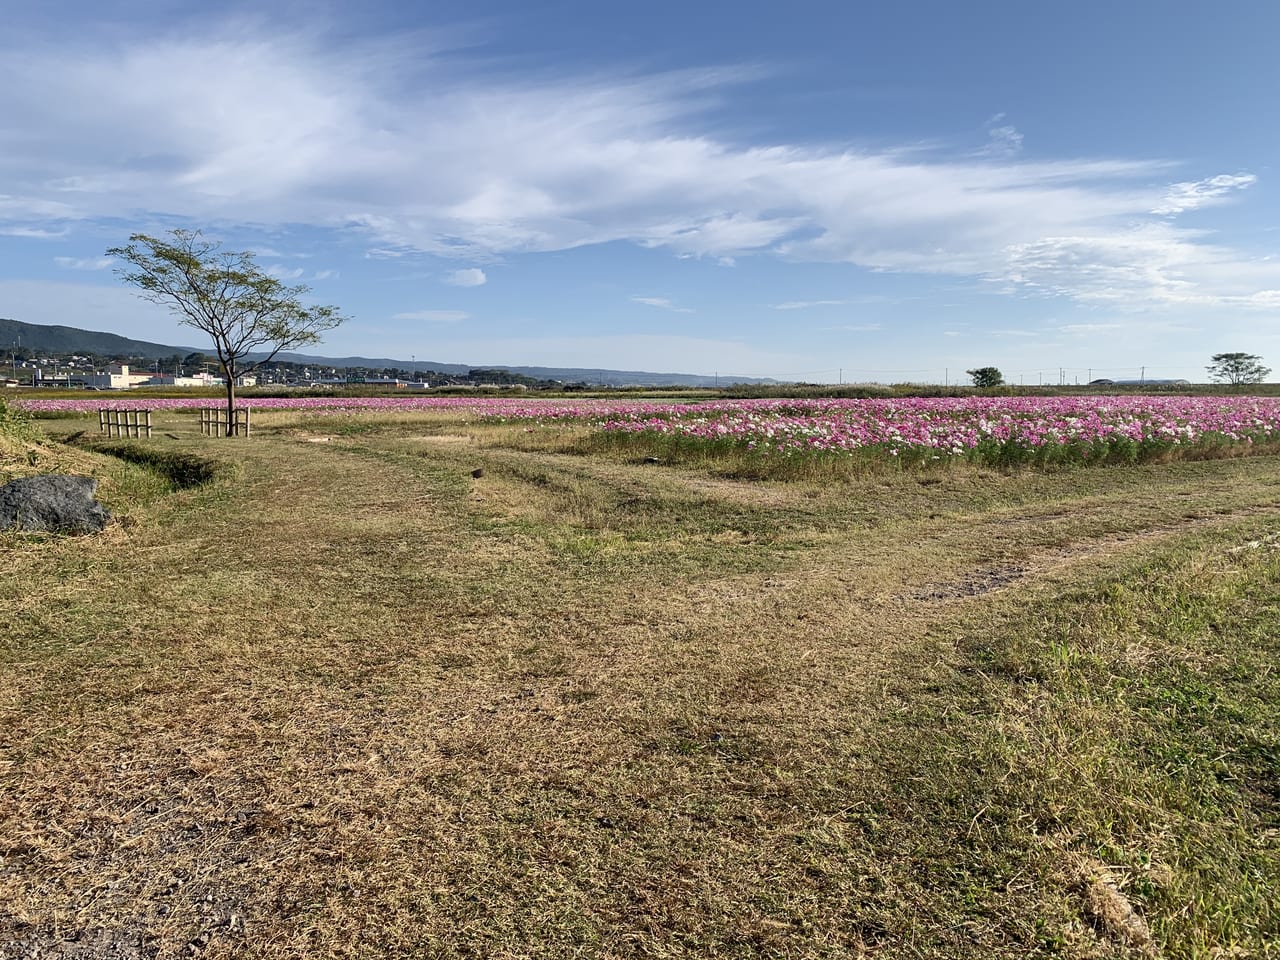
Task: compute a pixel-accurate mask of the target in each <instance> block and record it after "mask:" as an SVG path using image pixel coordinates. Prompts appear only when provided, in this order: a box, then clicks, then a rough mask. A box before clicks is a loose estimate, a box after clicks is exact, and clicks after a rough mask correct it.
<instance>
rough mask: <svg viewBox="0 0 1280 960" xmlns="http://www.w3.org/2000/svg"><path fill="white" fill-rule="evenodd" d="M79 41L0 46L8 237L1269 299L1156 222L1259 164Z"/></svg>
mask: <svg viewBox="0 0 1280 960" xmlns="http://www.w3.org/2000/svg"><path fill="white" fill-rule="evenodd" d="M246 37H248V39H246ZM97 40H98V38H94V37H91V36H86V37H84V38H82V40H81V41H77V42H73V45H72V47H71V48H68V46H67V43H68V41H66V40H65V39H64V40H60V41H59V42H58V43H57V44H56V45H54V44H51V45H48V46H45V47H41V46H39V45H37V44H30V43H27V44H25V45H21V46H20V45H19V44H18V43H17V42H16V41H10V42H9V43H8V44H6V43H5V42H4V41H0V115H3V116H5V117H6V123H5V124H4V126H3V127H0V190H3V191H4V194H3V195H0V232H4V233H7V234H10V235H14V234H19V235H24V236H39V237H56V236H62V235H64V234H65V232H66V229H67V225H68V224H69V223H72V222H76V221H80V220H85V219H94V218H107V217H110V218H128V217H133V216H136V212H137V211H138V210H150V211H155V212H156V213H157V214H160V215H164V216H167V217H178V218H190V219H191V220H193V221H195V222H209V221H210V220H217V221H222V222H228V221H230V222H234V221H237V220H238V221H240V222H246V223H254V224H260V225H268V226H269V225H276V226H280V225H310V226H314V227H322V228H328V229H333V228H335V227H340V228H345V229H347V230H350V231H353V232H356V233H358V234H360V235H363V236H365V237H367V238H368V240H369V248H368V250H367V252H366V254H365V255H366V256H367V257H370V258H387V259H397V258H403V257H408V256H414V255H418V254H423V253H426V254H434V255H440V256H449V257H455V258H468V257H474V258H485V257H495V256H502V255H510V254H518V253H522V252H537V251H555V250H567V249H572V248H574V247H579V246H584V245H589V244H602V243H608V242H616V241H627V242H632V243H637V244H641V245H644V246H648V247H659V248H663V249H667V250H670V251H671V252H673V253H674V254H677V255H689V256H696V257H703V256H705V257H711V258H713V259H714V260H715V262H717V263H722V264H728V263H730V262H732V261H733V259H734V258H735V257H738V256H741V255H745V254H748V253H756V254H769V255H773V256H777V257H781V258H785V259H793V260H804V261H821V262H835V263H850V264H856V265H858V266H861V267H863V268H867V269H871V270H878V271H899V272H917V273H929V274H947V275H956V276H971V277H981V278H986V279H991V280H993V281H996V282H997V283H998V284H1001V285H1002V287H1001V288H1002V289H1007V290H1009V291H1017V290H1030V291H1035V292H1041V293H1045V294H1051V295H1053V296H1062V297H1068V298H1072V299H1075V300H1079V301H1082V302H1085V303H1097V302H1106V303H1110V304H1114V305H1116V306H1123V307H1124V308H1125V309H1142V308H1145V307H1147V306H1150V305H1151V304H1153V303H1154V304H1166V305H1167V304H1173V303H1178V304H1187V303H1198V304H1203V305H1214V306H1221V307H1235V306H1238V307H1260V306H1267V305H1270V304H1272V303H1273V301H1274V299H1275V291H1277V290H1280V264H1278V263H1275V262H1266V261H1261V260H1254V259H1251V258H1250V257H1248V256H1245V255H1244V254H1242V253H1240V252H1239V251H1236V250H1233V249H1231V248H1230V247H1229V246H1227V245H1225V244H1221V243H1220V244H1217V245H1214V244H1212V243H1210V242H1209V240H1208V237H1207V235H1206V234H1201V233H1197V232H1195V231H1191V230H1179V229H1177V228H1175V227H1174V226H1173V224H1172V223H1170V222H1169V221H1168V220H1167V219H1166V218H1168V217H1171V216H1175V215H1177V214H1179V213H1183V212H1186V211H1189V210H1195V209H1200V208H1203V207H1206V206H1208V205H1210V204H1214V203H1219V202H1222V201H1224V200H1225V199H1226V198H1227V197H1228V196H1230V195H1232V194H1234V193H1236V192H1238V191H1239V190H1241V189H1243V188H1244V187H1247V186H1249V185H1250V184H1252V183H1253V182H1254V181H1255V178H1254V176H1253V175H1252V174H1248V173H1234V174H1223V175H1218V176H1211V177H1207V178H1205V179H1201V180H1191V181H1182V182H1178V183H1174V184H1172V185H1169V184H1168V182H1167V181H1168V180H1169V179H1171V176H1170V171H1171V169H1173V165H1172V164H1170V163H1167V162H1164V161H1144V160H1129V159H1063V160H1057V161H1052V160H1050V161H1038V162H1027V161H1024V160H1022V159H1020V157H1021V154H1020V152H1019V148H1020V146H1021V142H1022V135H1021V134H1020V133H1019V132H1018V131H1017V129H1016V128H1015V127H1013V126H1012V125H1011V124H1008V123H1007V122H1005V118H1004V117H1003V115H999V114H998V115H996V116H995V117H993V118H992V119H991V120H990V121H989V122H988V123H987V125H986V127H987V133H988V140H989V143H988V144H987V148H986V149H985V150H983V151H981V152H980V153H979V154H978V155H970V156H960V155H954V154H953V155H946V154H943V153H941V152H939V151H936V150H933V151H930V150H921V149H892V148H876V149H870V148H858V147H856V146H851V147H848V148H844V149H837V148H831V147H828V146H823V145H807V144H795V143H780V144H765V145H747V146H744V145H741V144H738V143H731V142H728V141H726V140H721V139H718V138H717V137H715V136H713V135H712V134H711V133H710V132H708V131H709V128H708V127H707V125H706V124H705V123H704V122H702V114H703V111H704V109H705V107H706V106H707V104H708V103H709V102H714V100H715V99H716V98H717V97H728V96H732V95H733V90H732V84H733V83H734V82H736V81H737V80H738V79H740V76H741V75H740V74H735V73H734V72H733V71H721V72H715V71H681V72H674V73H666V74H656V75H648V76H634V75H633V76H616V75H615V76H612V77H610V76H608V75H592V76H588V77H578V78H575V77H568V78H565V77H563V76H561V77H560V78H559V79H548V77H547V76H545V75H544V76H538V75H530V74H528V73H525V74H521V75H520V76H515V75H514V74H513V75H511V76H509V77H504V76H501V75H496V74H492V73H491V74H488V75H486V76H481V75H480V74H479V73H478V72H477V71H476V70H475V69H469V68H468V65H467V62H466V60H465V58H463V57H459V56H454V57H450V58H448V59H447V60H446V59H444V58H435V57H433V55H432V52H431V51H430V49H429V48H428V52H427V53H426V54H420V53H418V52H416V51H415V50H414V49H413V48H414V43H416V38H415V41H414V42H413V43H411V42H409V41H387V42H382V43H377V44H375V43H370V42H361V43H354V44H332V45H325V43H324V38H322V37H319V36H318V35H316V34H314V33H308V32H307V31H299V32H291V33H280V32H274V33H273V32H269V31H268V32H263V31H258V32H256V33H253V34H247V33H245V32H244V31H243V30H240V29H238V28H237V26H236V25H234V24H232V25H231V26H229V27H228V28H227V29H226V30H224V31H222V32H219V31H217V30H216V29H215V30H212V31H203V32H200V33H192V34H191V35H189V36H182V35H180V34H177V33H170V34H167V35H163V36H160V37H155V36H148V37H146V38H143V37H138V38H137V39H135V40H132V41H130V40H123V41H122V40H118V39H116V40H113V41H112V42H111V43H104V42H97ZM228 63H234V65H235V69H234V70H232V71H228V70H226V69H225V68H226V65H227V64H228ZM407 65H411V66H412V70H407V69H405V68H406V66H407ZM209 76H220V77H222V78H223V79H222V80H221V81H220V82H219V83H217V84H211V83H208V82H207V78H208V77H209ZM263 91H270V96H263V95H262V92H263ZM423 171H430V175H429V176H424V174H423ZM1161 231H1163V232H1161ZM475 269H476V268H470V270H475ZM470 270H459V271H455V274H454V276H457V275H460V274H465V273H469V272H470ZM477 273H480V274H482V273H483V271H478V270H477ZM1153 292H1154V293H1155V294H1156V296H1155V299H1154V300H1153V299H1152V298H1151V294H1152V293H1153ZM647 299H649V300H654V299H661V298H647ZM639 302H643V301H639ZM651 305H656V304H651ZM666 308H667V309H682V308H678V307H666Z"/></svg>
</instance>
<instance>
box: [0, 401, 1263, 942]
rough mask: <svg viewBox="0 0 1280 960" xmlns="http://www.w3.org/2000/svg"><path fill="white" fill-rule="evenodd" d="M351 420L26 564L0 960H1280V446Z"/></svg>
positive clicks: (240, 449) (11, 684)
mask: <svg viewBox="0 0 1280 960" xmlns="http://www.w3.org/2000/svg"><path fill="white" fill-rule="evenodd" d="M188 419H189V418H188ZM335 423H336V422H335ZM428 425H429V426H428ZM322 426H323V424H322V422H321V421H308V422H306V424H305V425H303V426H299V421H297V420H288V419H286V418H281V419H280V420H278V421H276V422H275V425H274V426H270V425H268V426H267V427H265V428H264V429H263V432H262V434H261V435H260V436H258V437H255V438H254V439H253V440H251V441H249V442H242V441H218V442H217V443H216V445H215V444H214V443H212V442H209V441H205V442H201V441H199V439H198V438H196V437H194V436H193V433H194V427H193V426H192V425H191V424H186V423H185V422H182V421H179V420H177V419H175V420H173V421H172V422H171V423H170V424H166V425H164V426H163V427H162V429H164V430H167V431H170V432H173V433H174V434H175V435H177V436H179V437H181V439H179V440H158V441H155V442H154V445H157V446H161V445H163V444H165V443H168V444H171V447H172V450H174V451H175V452H178V453H189V454H196V455H205V454H206V453H207V452H208V451H210V450H213V451H216V452H217V454H218V456H219V457H223V458H230V459H235V460H237V461H238V462H239V463H240V469H241V474H240V475H239V477H238V478H237V479H236V480H235V482H213V483H207V484H204V485H201V486H197V487H193V488H191V489H187V490H184V491H182V492H180V493H176V494H173V495H170V496H166V497H159V498H155V499H153V500H151V501H148V502H146V503H144V504H141V505H139V506H138V507H137V508H136V509H135V511H134V513H135V518H136V522H135V524H134V525H133V526H132V527H130V528H129V529H128V530H127V531H125V532H123V533H121V534H120V536H121V537H123V538H125V541H127V542H112V541H111V540H110V539H107V538H104V539H93V540H78V541H74V542H73V541H46V542H43V543H39V544H36V543H33V542H29V541H25V540H16V541H14V542H12V543H8V544H5V545H3V546H2V547H0V548H2V549H4V550H5V554H4V556H3V564H0V570H2V571H3V572H0V603H3V604H4V606H5V615H6V621H7V623H9V624H11V629H10V630H9V631H8V632H7V633H6V636H5V639H4V641H3V643H0V729H2V730H4V731H5V733H4V734H3V739H2V740H0V764H2V765H3V767H2V768H0V791H2V792H3V793H2V796H0V799H2V800H3V802H0V857H2V858H3V859H2V860H0V955H3V951H5V950H9V951H10V952H17V953H18V954H19V955H22V951H26V952H28V953H29V952H32V951H33V950H35V949H39V950H41V951H43V954H42V955H44V956H50V955H52V956H59V955H61V956H67V957H70V956H91V955H109V954H110V951H111V950H117V951H118V952H121V953H124V955H129V952H130V951H131V952H132V953H133V955H137V956H176V955H182V954H184V953H191V952H199V953H200V954H201V955H203V956H250V957H287V956H300V955H346V956H355V955H362V956H388V957H392V956H405V955H422V956H441V957H501V956H508V957H523V956H543V957H564V956H584V957H586V956H598V957H710V956H718V957H743V958H746V957H757V956H774V957H848V956H857V955H859V954H868V955H875V956H880V957H930V956H946V957H975V958H976V957H993V956H996V957H1014V956H1019V957H1022V956H1044V957H1064V956H1065V957H1081V958H1083V957H1102V956H1120V957H1126V956H1132V957H1138V956H1143V955H1146V954H1148V953H1149V952H1150V950H1151V949H1153V947H1151V946H1148V945H1147V944H1146V943H1145V938H1146V936H1147V934H1146V933H1144V931H1149V935H1150V938H1151V943H1152V944H1154V948H1158V949H1159V950H1160V951H1161V952H1162V954H1163V955H1165V956H1169V957H1196V956H1206V957H1207V956H1212V955H1214V954H1213V952H1212V951H1214V950H1218V951H1220V953H1219V954H1218V955H1228V956H1229V955H1231V954H1230V951H1231V950H1233V949H1236V948H1239V949H1241V950H1248V951H1251V952H1252V955H1253V956H1268V955H1273V954H1274V950H1275V948H1274V946H1273V944H1274V943H1275V942H1276V938H1277V927H1276V917H1275V914H1274V912H1273V911H1274V908H1273V907H1272V905H1271V901H1272V899H1273V898H1270V897H1268V893H1269V892H1270V891H1273V890H1274V889H1275V883H1276V879H1277V878H1276V875H1275V865H1276V862H1277V850H1276V838H1277V835H1276V832H1275V831H1276V826H1277V822H1276V821H1277V799H1276V792H1275V786H1276V785H1275V779H1274V774H1275V769H1276V762H1275V760H1276V736H1277V716H1276V707H1275V704H1276V703H1277V702H1278V701H1277V693H1280V691H1277V689H1276V683H1277V681H1276V678H1275V676H1274V672H1273V671H1272V670H1271V669H1270V664H1271V662H1272V661H1273V659H1274V655H1275V652H1276V651H1275V645H1276V641H1275V639H1274V638H1275V636H1276V635H1277V630H1276V626H1277V624H1276V619H1277V611H1276V606H1275V602H1274V599H1273V597H1274V596H1275V594H1276V592H1277V591H1276V585H1277V583H1276V581H1277V574H1278V572H1280V571H1278V570H1277V552H1276V551H1275V550H1273V549H1272V544H1273V543H1274V542H1276V541H1275V540H1274V539H1268V538H1270V537H1274V535H1275V534H1277V533H1278V532H1280V524H1278V523H1277V516H1276V508H1277V499H1278V497H1280V486H1277V482H1276V480H1275V479H1274V477H1275V461H1274V460H1273V459H1272V458H1267V457H1255V458H1248V459H1241V460H1235V461H1214V462H1204V463H1173V464H1162V465H1147V466H1126V467H1113V468H1100V469H1090V470H1085V469H1081V470H1074V471H1069V472H1064V473H1055V474H1045V473H1041V472H1036V471H1015V472H1013V473H1010V474H1008V475H1001V474H997V473H994V472H991V471H987V470H982V469H976V468H972V467H968V466H963V465H958V466H957V467H956V468H954V469H951V470H947V471H943V472H940V473H937V474H928V475H921V474H913V473H911V472H909V471H901V472H897V473H882V474H880V475H876V476H871V477H868V478H867V479H865V480H864V481H862V482H860V483H840V484H833V483H810V482H806V481H803V480H800V481H795V482H792V483H747V482H739V481H735V480H729V479H724V478H722V477H717V476H714V475H711V474H710V473H709V472H708V471H707V470H706V469H703V468H700V467H696V466H668V465H661V464H644V463H634V462H627V461H626V460H624V459H622V458H617V459H613V458H609V457H602V456H582V455H578V456H565V455H563V454H558V453H554V452H547V451H539V450H533V449H513V448H512V446H511V443H513V442H516V441H518V440H521V436H522V434H520V433H519V432H518V431H516V430H513V429H511V428H508V427H487V426H483V425H476V424H459V423H454V424H452V425H450V424H449V423H447V422H445V421H442V420H439V419H430V418H424V419H423V420H422V421H421V422H420V423H418V424H417V425H415V423H414V422H412V421H409V420H402V421H399V422H396V423H391V424H388V425H386V426H385V427H376V426H375V425H372V424H370V425H369V426H368V427H367V428H361V429H360V430H358V431H356V430H352V431H349V432H348V433H347V435H345V436H344V435H340V434H338V433H337V432H329V433H324V434H322V435H321V434H318V431H319V429H320V428H321V427H322ZM428 432H429V433H431V434H434V435H427V433H428ZM561 439H563V440H566V441H568V442H572V437H569V436H566V437H564V438H561ZM321 440H323V441H324V442H310V441H321ZM521 442H524V441H521ZM530 442H531V443H532V442H534V441H530ZM557 442H559V441H557ZM477 468H482V469H483V470H484V474H483V476H482V477H481V478H480V479H478V480H473V479H472V478H471V477H470V473H471V471H472V470H473V469H477ZM131 469H134V468H131ZM1254 543H1256V544H1257V546H1250V544H1254ZM1237 548H1243V549H1237ZM77 951H79V952H77ZM1221 951H1225V953H1222V952H1221ZM1268 951H1271V953H1269V952H1268Z"/></svg>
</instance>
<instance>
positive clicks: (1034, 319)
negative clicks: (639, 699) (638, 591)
mask: <svg viewBox="0 0 1280 960" xmlns="http://www.w3.org/2000/svg"><path fill="white" fill-rule="evenodd" d="M29 7H30V9H26V10H16V9H11V10H8V11H6V14H5V19H6V29H5V31H4V32H3V33H2V34H0V117H3V118H4V121H3V122H2V123H0V316H8V317H13V318H14V319H19V320H26V321H28V322H33V323H63V324H68V325H72V326H83V327H88V328H91V329H101V330H111V331H114V332H118V333H122V334H125V335H128V336H134V337H140V338H144V339H149V340H157V341H161V342H166V343H179V344H185V343H189V344H191V345H194V346H202V345H203V343H202V340H201V335H200V334H199V332H198V331H195V330H191V329H189V328H184V327H180V326H179V325H178V324H177V323H176V321H174V320H173V319H172V318H171V317H170V316H169V315H167V314H166V313H165V312H164V311H162V310H158V309H157V308H154V307H152V306H151V305H149V304H146V303H144V302H142V301H139V300H138V299H137V298H136V297H134V296H133V295H132V294H131V293H130V292H129V291H128V290H127V289H126V288H124V287H123V286H122V285H121V284H120V283H119V282H118V281H117V280H116V279H115V278H114V276H113V273H112V265H111V264H110V263H109V262H108V261H107V259H106V258H105V257H104V255H103V252H104V250H105V249H106V248H107V247H109V246H113V245H118V244H121V243H123V242H125V241H126V240H127V238H128V236H129V234H130V233H133V232H145V233H160V232H163V231H165V230H167V229H170V228H173V227H179V226H181V227H197V228H200V229H202V230H204V231H205V232H206V233H207V234H209V235H211V236H214V237H216V238H218V239H220V240H222V241H223V242H224V243H225V244H226V245H227V246H228V247H230V248H233V249H251V250H254V251H256V252H257V254H258V258H259V263H260V264H261V265H262V266H263V267H265V268H267V269H270V270H272V271H275V272H276V273H277V274H278V275H280V276H282V277H284V278H287V279H289V280H290V281H291V282H299V283H306V284H309V285H310V286H311V288H312V290H313V296H314V297H315V299H316V300H317V301H318V302H324V303H332V304H335V305H337V306H339V307H340V308H341V309H342V310H343V311H344V312H345V313H347V314H348V315H349V316H350V317H351V320H350V321H349V322H348V323H347V324H345V325H344V326H343V327H341V328H340V329H338V330H336V331H334V332H332V333H331V334H329V336H328V337H327V339H326V341H325V343H324V345H323V347H322V348H321V349H319V350H318V351H317V352H322V353H325V354H328V355H334V356H339V355H348V354H360V355H364V356H396V357H403V358H406V359H407V358H409V357H411V356H413V357H416V358H417V360H418V361H420V362H426V361H431V360H435V361H441V362H458V363H473V364H495V363H503V364H511V365H548V366H581V367H608V368H615V369H617V368H622V369H646V370H659V371H673V372H688V373H707V374H710V373H716V372H719V373H721V374H725V375H728V374H744V375H758V376H775V377H779V378H784V379H804V380H812V381H832V382H834V381H836V380H838V379H844V380H845V381H859V380H878V381H897V380H930V381H942V380H943V379H944V378H946V379H952V380H954V379H957V378H963V371H964V370H965V369H966V368H969V367H974V366H982V365H988V364H995V365H997V366H999V367H1000V368H1001V369H1002V370H1004V372H1005V374H1006V377H1007V378H1008V379H1010V380H1011V381H1013V382H1018V381H1022V382H1026V383H1035V382H1038V381H1040V380H1043V381H1044V382H1057V381H1058V379H1059V378H1060V377H1062V378H1065V379H1066V380H1068V381H1069V382H1074V381H1075V380H1077V379H1079V380H1082V381H1083V380H1085V379H1087V378H1088V377H1089V376H1104V375H1105V376H1114V377H1125V376H1138V375H1139V373H1140V372H1141V371H1142V370H1143V368H1145V373H1146V375H1147V376H1149V377H1166V376H1167V377H1188V378H1191V379H1203V378H1204V372H1203V371H1204V365H1205V363H1206V362H1207V360H1208V358H1209V356H1210V355H1211V354H1212V353H1216V352H1221V351H1229V350H1244V351H1248V352H1251V353H1257V354H1261V355H1262V356H1263V357H1264V358H1265V359H1267V360H1269V361H1271V362H1272V365H1273V366H1275V367H1276V368H1277V369H1280V324H1277V317H1280V229H1278V228H1280V216H1278V214H1280V187H1278V186H1277V175H1278V174H1280V171H1278V170H1277V169H1276V167H1275V165H1274V164H1275V159H1274V158H1275V157H1277V156H1280V150H1278V149H1277V148H1278V147H1280V125H1277V124H1276V123H1275V122H1274V118H1275V115H1276V106H1275V92H1276V90H1277V89H1280V58H1277V57H1276V56H1275V55H1274V38H1275V37H1276V36H1277V35H1280V5H1277V4H1274V3H1271V2H1267V0H1258V2H1224V3H1220V4H1217V5H1215V6H1214V7H1213V8H1212V10H1210V9H1209V8H1207V7H1205V6H1204V5H1203V4H1201V3H1194V4H1193V3H1190V2H1168V0H1165V2H1147V0H1136V2H1127V3H1123V4H1115V3H1114V0H1113V2H1110V3H1100V2H1093V0H1084V2H1073V3H1071V4H1036V3H1027V2H1025V0H1022V2H1016V3H1015V2H979V0H975V2H974V3H969V4H957V3H954V2H932V0H930V2H910V0H902V2H896V3H892V4H890V3H882V4H855V3H847V2H842V3H834V2H833V3H817V2H804V0H794V2H791V3H788V4H777V3H755V2H736V3H719V2H717V3H711V2H696V0H695V2H690V0H684V2H682V3H668V2H663V0H656V2H649V3H646V4H642V5H641V4H612V3H600V2H598V0H593V2H579V0H545V2H540V3H537V4H528V3H519V4H515V3H512V4H504V3H484V2H468V3H465V4H464V3H461V2H452V0H449V2H437V3H432V4H391V3H379V2H373V3H367V4H362V5H360V6H359V7H358V8H357V7H355V6H353V5H351V4H332V5H328V6H325V5H320V4H314V3H307V4H302V3H293V4H288V3H278V4H267V5H262V4H255V5H244V6H241V7H237V6H236V5H235V4H234V3H233V4H230V5H222V6H219V7H218V9H216V10H205V11H199V12H193V5H190V4H186V3H177V2H170V3H164V2H147V3H115V4H112V3H107V4H102V3H94V4H85V5H83V6H82V7H78V6H77V4H75V3H70V4H62V5H58V9H57V10H55V11H53V12H52V13H47V12H42V11H41V10H37V9H35V7H36V5H29ZM1060 371H1061V372H1060Z"/></svg>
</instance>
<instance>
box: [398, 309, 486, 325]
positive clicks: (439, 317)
mask: <svg viewBox="0 0 1280 960" xmlns="http://www.w3.org/2000/svg"><path fill="white" fill-rule="evenodd" d="M470 316H471V314H469V313H467V312H466V311H463V310H413V311H410V312H408V313H397V314H394V315H392V317H391V319H392V320H420V321H422V322H423V323H461V322H462V321H463V320H466V319H468V318H469V317H470Z"/></svg>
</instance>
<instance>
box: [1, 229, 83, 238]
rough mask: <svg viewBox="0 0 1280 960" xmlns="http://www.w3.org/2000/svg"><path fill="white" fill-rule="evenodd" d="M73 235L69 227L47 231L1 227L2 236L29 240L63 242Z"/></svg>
mask: <svg viewBox="0 0 1280 960" xmlns="http://www.w3.org/2000/svg"><path fill="white" fill-rule="evenodd" d="M69 233H71V230H70V228H69V227H61V228H58V229H45V228H42V227H17V226H0V236H4V237H23V238H24V239H27V240H61V239H62V238H63V237H65V236H67V235H68V234H69Z"/></svg>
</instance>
